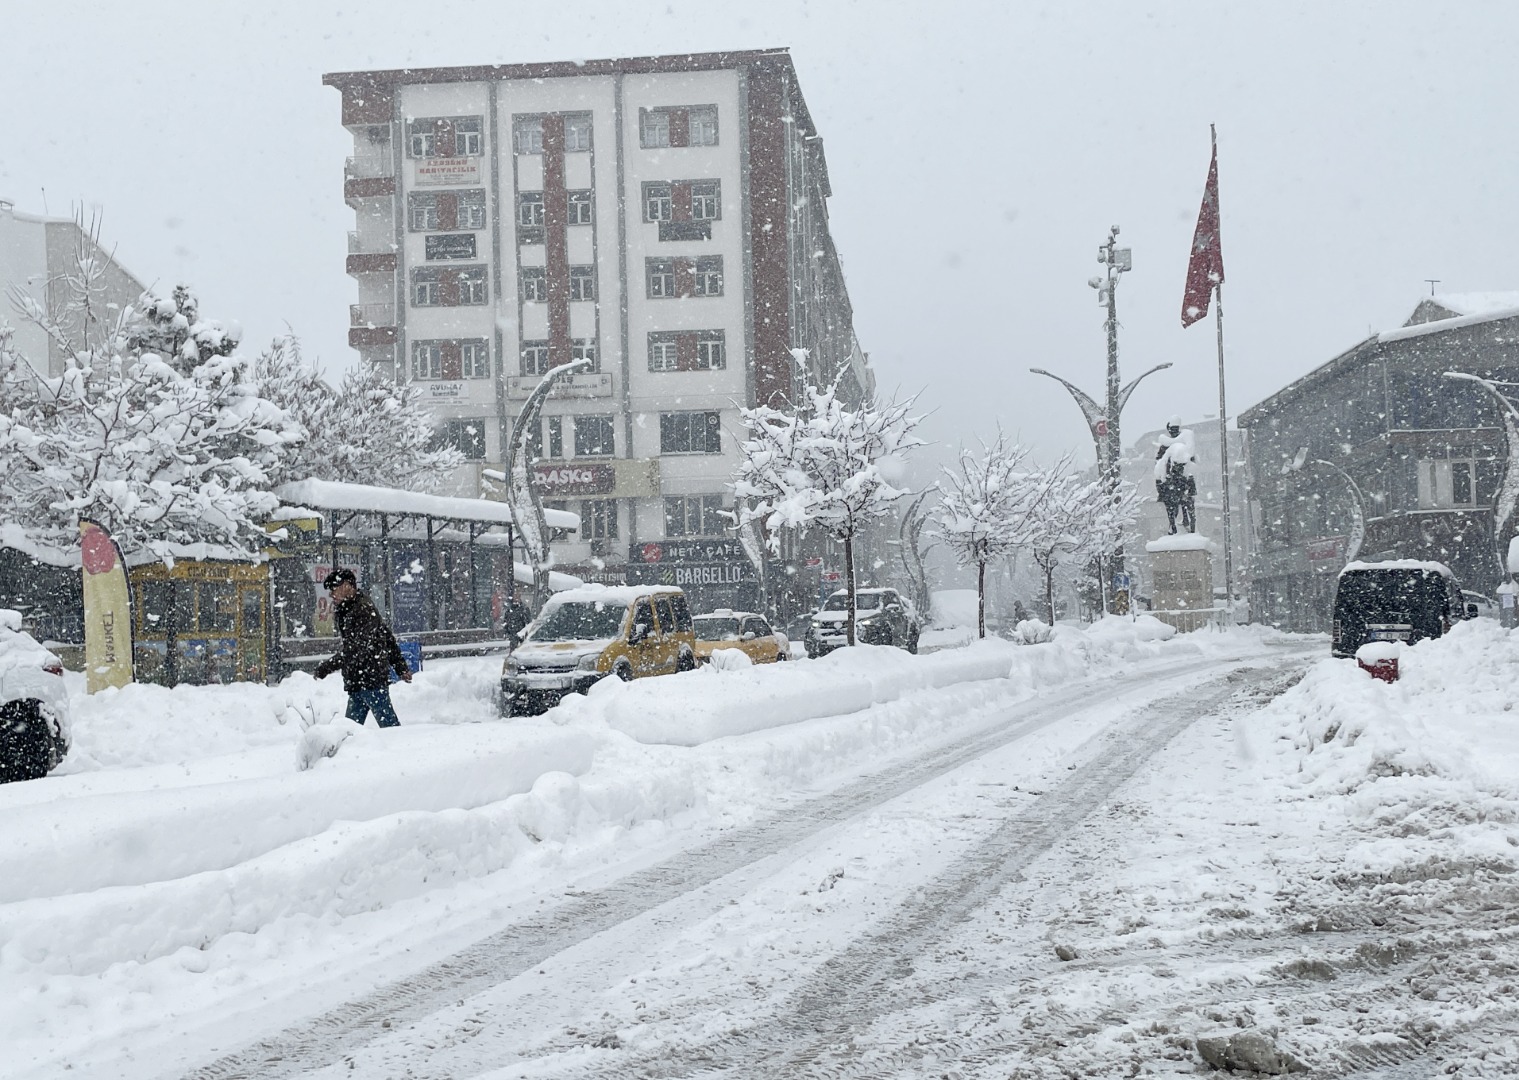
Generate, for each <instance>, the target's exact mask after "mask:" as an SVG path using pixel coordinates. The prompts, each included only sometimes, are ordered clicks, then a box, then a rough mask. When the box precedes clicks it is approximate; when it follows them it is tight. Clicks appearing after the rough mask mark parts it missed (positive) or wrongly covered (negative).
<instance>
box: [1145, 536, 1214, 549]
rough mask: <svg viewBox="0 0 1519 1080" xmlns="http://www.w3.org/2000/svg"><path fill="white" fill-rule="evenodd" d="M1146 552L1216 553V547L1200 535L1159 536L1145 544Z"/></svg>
mask: <svg viewBox="0 0 1519 1080" xmlns="http://www.w3.org/2000/svg"><path fill="white" fill-rule="evenodd" d="M1145 550H1146V551H1216V550H1218V545H1216V544H1215V543H1213V541H1212V540H1209V539H1208V538H1207V537H1206V536H1203V535H1201V534H1200V533H1176V534H1174V535H1172V536H1161V537H1158V538H1156V539H1154V540H1151V541H1149V542H1148V543H1147V544H1145Z"/></svg>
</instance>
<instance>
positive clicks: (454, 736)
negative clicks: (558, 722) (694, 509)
mask: <svg viewBox="0 0 1519 1080" xmlns="http://www.w3.org/2000/svg"><path fill="white" fill-rule="evenodd" d="M352 726H353V728H354V730H355V731H356V732H357V733H358V736H357V737H356V738H351V739H349V741H348V743H347V745H345V746H344V747H343V748H342V750H341V752H340V753H339V754H338V755H337V756H335V757H333V758H332V759H331V760H330V761H321V762H319V763H318V767H317V768H316V769H314V770H312V771H310V772H301V771H297V769H296V765H295V760H294V756H293V754H292V753H290V752H288V751H287V753H286V754H285V755H284V762H285V767H286V769H287V770H288V772H287V773H286V774H285V775H275V776H264V777H258V778H255V779H245V780H234V781H230V782H225V783H208V784H197V785H194V786H189V787H179V788H174V789H170V790H168V791H165V790H162V789H157V790H146V791H118V792H112V793H108V794H100V795H88V796H84V797H82V798H78V799H70V800H68V801H67V803H66V804H63V805H60V803H59V801H58V800H53V801H50V802H43V803H35V804H32V805H29V806H26V805H24V806H15V807H12V808H10V809H9V810H8V811H7V812H6V813H5V814H4V819H3V820H4V822H5V827H4V829H3V830H0V866H4V867H5V868H6V873H5V875H3V876H0V902H8V901H12V900H25V899H30V898H33V897H44V896H59V895H62V894H64V893H71V892H83V891H87V890H90V889H99V888H103V887H105V886H108V885H135V884H142V883H145V882H151V881H164V880H167V879H170V878H178V877H184V876H186V875H188V874H194V873H197V872H199V871H203V870H216V869H224V868H226V867H229V866H233V865H235V864H237V863H240V862H245V861H247V860H249V859H252V858H254V857H256V856H258V855H262V854H265V853H266V852H269V851H273V850H274V849H275V848H277V847H280V846H282V845H284V844H289V843H292V842H294V841H296V840H300V839H303V838H305V837H308V836H313V835H315V834H317V833H319V832H322V831H323V830H325V829H327V828H329V827H330V826H331V825H333V824H334V823H335V822H338V821H368V820H372V819H375V818H380V817H384V816H386V815H389V814H397V813H401V812H403V811H417V810H424V811H426V810H430V811H438V810H447V809H450V808H464V809H469V808H471V807H477V806H484V805H486V804H487V803H493V802H499V801H500V800H502V799H505V798H507V797H508V796H510V795H515V794H518V793H519V792H524V791H529V790H531V788H532V786H533V782H534V781H535V780H537V779H538V777H539V776H541V775H542V774H543V773H546V772H551V771H559V772H567V773H577V772H584V771H585V770H586V769H588V768H589V767H590V764H591V751H592V744H591V742H590V740H589V739H587V738H586V737H584V736H582V735H577V734H574V733H571V732H567V731H556V730H545V729H532V728H526V727H517V726H512V727H508V726H505V725H500V726H494V727H470V728H467V729H465V728H454V729H440V728H437V727H428V726H422V725H418V726H415V727H401V728H392V729H389V730H386V731H380V730H378V729H376V728H373V727H358V726H357V725H352ZM291 735H292V738H291V743H292V745H293V744H294V743H295V741H296V739H297V738H298V737H299V735H298V734H297V733H295V732H292V733H291Z"/></svg>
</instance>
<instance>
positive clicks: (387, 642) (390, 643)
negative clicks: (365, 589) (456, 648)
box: [316, 593, 411, 694]
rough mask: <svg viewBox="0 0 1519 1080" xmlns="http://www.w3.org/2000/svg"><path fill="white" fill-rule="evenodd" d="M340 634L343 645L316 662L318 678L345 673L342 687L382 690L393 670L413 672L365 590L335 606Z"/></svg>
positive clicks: (404, 675)
mask: <svg viewBox="0 0 1519 1080" xmlns="http://www.w3.org/2000/svg"><path fill="white" fill-rule="evenodd" d="M335 614H336V617H337V624H338V636H339V637H341V638H342V639H343V647H342V648H341V649H340V650H338V651H337V652H335V653H333V654H332V655H331V656H330V657H328V658H327V659H326V660H323V661H322V662H321V663H320V664H318V665H317V669H316V677H317V678H319V679H320V678H323V677H325V676H327V675H331V674H332V673H333V672H334V671H338V670H340V669H341V670H342V672H343V689H344V690H346V691H347V692H348V693H350V694H351V693H353V692H354V691H355V690H383V689H385V688H386V687H387V686H389V685H390V669H391V668H395V671H396V674H397V675H398V676H401V677H402V678H405V677H406V676H407V675H410V674H411V668H410V667H409V666H408V665H407V663H406V657H405V656H404V655H402V653H401V646H400V645H398V644H397V643H396V636H395V635H394V634H392V633H391V632H390V627H388V626H386V625H385V620H384V619H382V618H380V612H379V610H378V609H377V608H376V607H375V606H374V602H373V601H372V600H370V599H369V597H367V596H365V595H364V594H363V593H355V594H354V595H353V596H351V597H349V598H348V599H347V600H340V601H339V602H338V605H337V608H336V612H335Z"/></svg>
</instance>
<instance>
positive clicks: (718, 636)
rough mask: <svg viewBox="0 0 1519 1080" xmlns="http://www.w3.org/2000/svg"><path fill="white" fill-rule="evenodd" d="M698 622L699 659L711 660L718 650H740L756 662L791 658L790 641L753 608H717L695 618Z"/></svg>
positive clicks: (768, 662)
mask: <svg viewBox="0 0 1519 1080" xmlns="http://www.w3.org/2000/svg"><path fill="white" fill-rule="evenodd" d="M693 622H694V623H695V625H696V659H697V660H698V661H700V662H701V663H704V664H705V663H708V662H709V661H710V660H711V659H712V654H713V653H714V652H716V651H717V650H718V649H737V650H738V651H739V652H742V653H743V654H744V655H746V656H748V657H749V659H750V660H752V661H754V662H755V663H756V664H773V663H776V662H777V661H781V660H789V659H791V642H790V641H789V640H787V638H786V635H785V634H783V633H781V632H780V631H779V630H777V629H775V628H774V627H772V626H771V625H770V620H768V619H766V618H765V617H764V616H763V615H756V614H755V613H754V612H752V611H732V610H730V609H728V608H718V609H717V610H716V611H713V612H709V613H708V614H706V615H698V616H696V618H695V619H694V620H693Z"/></svg>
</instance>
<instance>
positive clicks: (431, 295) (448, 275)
mask: <svg viewBox="0 0 1519 1080" xmlns="http://www.w3.org/2000/svg"><path fill="white" fill-rule="evenodd" d="M411 302H412V305H413V306H415V307H471V306H475V305H480V304H485V303H488V302H489V289H488V286H487V284H486V269H485V267H483V266H468V267H460V268H458V269H455V268H453V267H442V266H423V267H418V268H417V269H415V270H413V271H412V272H411Z"/></svg>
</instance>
